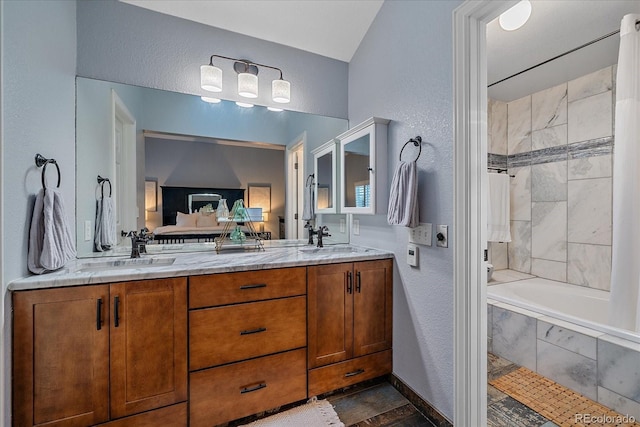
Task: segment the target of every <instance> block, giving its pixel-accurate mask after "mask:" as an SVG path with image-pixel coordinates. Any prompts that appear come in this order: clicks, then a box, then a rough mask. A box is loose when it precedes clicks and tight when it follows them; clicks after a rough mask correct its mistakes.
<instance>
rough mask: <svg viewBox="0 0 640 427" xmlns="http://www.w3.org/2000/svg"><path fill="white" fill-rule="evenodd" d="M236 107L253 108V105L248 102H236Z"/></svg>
mask: <svg viewBox="0 0 640 427" xmlns="http://www.w3.org/2000/svg"><path fill="white" fill-rule="evenodd" d="M236 105H237V106H238V107H242V108H251V107H253V104H249V103H248V102H239V101H236Z"/></svg>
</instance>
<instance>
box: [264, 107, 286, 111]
mask: <svg viewBox="0 0 640 427" xmlns="http://www.w3.org/2000/svg"><path fill="white" fill-rule="evenodd" d="M267 110H269V111H275V112H280V111H284V110H283V109H282V108H278V107H267Z"/></svg>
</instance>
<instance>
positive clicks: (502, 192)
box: [487, 173, 511, 242]
mask: <svg viewBox="0 0 640 427" xmlns="http://www.w3.org/2000/svg"><path fill="white" fill-rule="evenodd" d="M509 191H510V182H509V175H508V174H506V173H490V174H489V191H487V194H488V200H487V241H489V242H510V241H511V227H510V224H509V221H510V210H509Z"/></svg>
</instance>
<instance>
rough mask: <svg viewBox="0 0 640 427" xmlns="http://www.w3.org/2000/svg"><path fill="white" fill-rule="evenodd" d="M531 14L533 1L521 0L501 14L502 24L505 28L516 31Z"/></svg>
mask: <svg viewBox="0 0 640 427" xmlns="http://www.w3.org/2000/svg"><path fill="white" fill-rule="evenodd" d="M530 16H531V2H530V1H529V0H521V1H520V2H518V3H517V4H516V5H515V6H513V7H512V8H511V9H509V10H507V11H506V12H504V13H503V14H502V15H500V26H501V27H502V29H503V30H506V31H514V30H517V29H518V28H520V27H522V26H523V25H524V24H525V23H526V22H527V21H528V20H529V17H530Z"/></svg>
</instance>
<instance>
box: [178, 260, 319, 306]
mask: <svg viewBox="0 0 640 427" xmlns="http://www.w3.org/2000/svg"><path fill="white" fill-rule="evenodd" d="M306 293H307V270H306V268H305V267H296V268H279V269H275V270H260V271H245V272H241V273H225V274H211V275H208V276H195V277H190V278H189V308H202V307H214V306H217V305H226V304H236V303H243V302H249V301H261V300H266V299H272V298H281V297H290V296H296V295H305V294H306Z"/></svg>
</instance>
